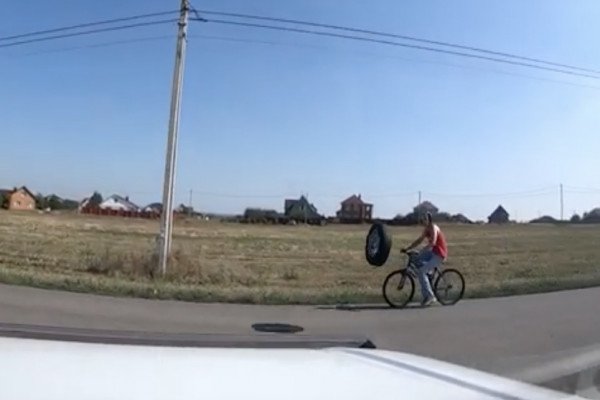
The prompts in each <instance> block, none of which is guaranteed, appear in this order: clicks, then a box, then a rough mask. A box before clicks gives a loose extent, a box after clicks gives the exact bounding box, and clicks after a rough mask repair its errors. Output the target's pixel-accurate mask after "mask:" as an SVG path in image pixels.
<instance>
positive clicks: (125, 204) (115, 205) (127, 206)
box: [100, 194, 139, 211]
mask: <svg viewBox="0 0 600 400" xmlns="http://www.w3.org/2000/svg"><path fill="white" fill-rule="evenodd" d="M100 208H101V209H103V210H115V211H138V210H139V207H138V206H137V205H135V204H134V203H132V202H131V201H129V197H121V196H119V195H117V194H113V195H112V196H110V197H107V198H106V199H105V200H104V201H103V202H102V203H100Z"/></svg>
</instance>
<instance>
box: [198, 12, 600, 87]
mask: <svg viewBox="0 0 600 400" xmlns="http://www.w3.org/2000/svg"><path fill="white" fill-rule="evenodd" d="M192 20H194V21H202V22H212V23H216V24H225V25H233V26H243V27H249V28H262V29H270V30H278V31H287V32H294V33H303V34H310V35H317V36H328V37H335V38H340V39H350V40H357V41H363V42H371V43H378V44H385V45H390V46H398V47H405V48H410V49H415V50H422V51H429V52H435V53H441V54H449V55H454V56H459V57H466V58H474V59H479V60H485V61H492V62H498V63H503V64H509V65H516V66H521V67H528V68H534V69H539V70H544V71H551V72H557V73H562V74H567V75H573V76H580V77H584V78H590V79H600V76H596V75H590V74H585V73H580V72H573V71H568V70H564V69H560V68H553V67H545V66H542V65H536V64H531V63H526V62H521V61H512V60H506V59H502V58H497V57H488V56H482V55H477V54H470V53H464V52H460V51H454V50H446V49H438V48H434V47H428V46H421V45H413V44H407V43H398V42H393V41H390V40H382V39H374V38H367V37H362V36H355V35H346V34H340V33H333V32H323V31H315V30H308V29H301V28H291V27H283V26H276V25H265V24H255V23H251V22H239V21H231V20H222V19H200V20H199V19H196V18H192Z"/></svg>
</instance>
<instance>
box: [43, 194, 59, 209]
mask: <svg viewBox="0 0 600 400" xmlns="http://www.w3.org/2000/svg"><path fill="white" fill-rule="evenodd" d="M46 208H49V209H51V210H61V209H62V202H61V201H60V198H59V197H58V196H56V195H54V194H53V195H51V196H49V197H48V198H47V199H46Z"/></svg>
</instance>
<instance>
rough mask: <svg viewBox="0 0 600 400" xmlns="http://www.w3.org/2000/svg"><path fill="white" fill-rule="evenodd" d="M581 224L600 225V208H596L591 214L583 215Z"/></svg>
mask: <svg viewBox="0 0 600 400" xmlns="http://www.w3.org/2000/svg"><path fill="white" fill-rule="evenodd" d="M581 222H585V223H588V224H597V223H600V208H594V209H592V210H590V211H589V212H586V213H583V218H581Z"/></svg>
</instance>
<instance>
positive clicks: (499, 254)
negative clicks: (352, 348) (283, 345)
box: [0, 211, 600, 304]
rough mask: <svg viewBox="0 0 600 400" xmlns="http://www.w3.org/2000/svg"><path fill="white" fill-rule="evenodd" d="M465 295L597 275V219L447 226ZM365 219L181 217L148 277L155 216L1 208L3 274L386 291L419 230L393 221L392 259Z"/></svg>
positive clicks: (353, 296)
mask: <svg viewBox="0 0 600 400" xmlns="http://www.w3.org/2000/svg"><path fill="white" fill-rule="evenodd" d="M442 228H443V229H444V231H445V232H446V236H447V239H448V242H449V248H450V252H451V254H450V258H449V265H451V266H452V267H454V268H458V269H460V270H461V271H462V272H463V274H464V276H465V278H466V281H467V291H466V296H468V297H485V296H496V295H509V294H516V293H530V292H539V291H549V290H559V289H566V288H574V287H584V286H591V285H598V284H600V246H599V245H598V244H599V243H600V226H596V225H577V226H575V225H572V226H571V225H561V226H553V225H510V226H460V225H448V226H442ZM367 230H368V226H367V225H364V226H343V225H331V226H325V227H316V226H262V225H241V224H233V223H219V222H200V221H196V220H177V221H176V223H175V237H174V255H173V260H172V263H171V268H170V270H169V272H168V274H167V276H165V277H155V278H152V277H151V274H150V272H151V270H152V266H153V265H154V263H153V262H152V258H153V256H152V254H153V243H154V239H155V237H156V232H157V231H158V222H157V221H148V220H137V219H127V218H118V217H89V216H81V215H75V214H69V215H67V214H65V215H50V214H38V213H29V212H21V213H19V212H7V211H0V281H1V282H5V283H13V284H22V285H31V286H37V287H45V288H57V289H64V290H72V291H82V292H88V291H89V292H96V293H103V294H113V295H125V296H140V297H151V298H173V299H181V300H189V301H228V302H247V303H272V304H273V303H276V304H279V303H307V304H317V303H320V304H323V303H343V302H381V301H382V298H381V283H382V281H383V279H384V278H385V276H386V274H387V273H389V272H390V271H391V270H392V268H393V267H395V266H399V265H401V264H402V263H403V256H402V255H401V254H400V253H399V249H400V247H401V246H402V245H404V244H407V243H409V242H410V241H411V240H412V239H414V237H416V235H418V233H419V228H417V227H412V228H410V227H402V228H400V227H398V228H392V229H391V232H392V233H393V236H394V248H393V250H392V252H393V254H392V256H391V257H390V260H389V261H388V263H387V264H386V266H384V267H381V268H373V267H370V266H368V264H367V263H366V261H365V260H364V247H363V246H364V238H365V235H366V232H367Z"/></svg>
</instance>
